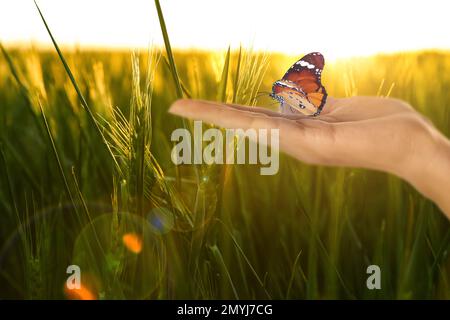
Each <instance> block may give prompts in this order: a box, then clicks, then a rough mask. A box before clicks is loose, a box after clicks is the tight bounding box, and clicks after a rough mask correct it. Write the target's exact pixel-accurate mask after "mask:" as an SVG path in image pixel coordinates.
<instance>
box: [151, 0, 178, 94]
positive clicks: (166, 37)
mask: <svg viewBox="0 0 450 320" xmlns="http://www.w3.org/2000/svg"><path fill="white" fill-rule="evenodd" d="M155 6H156V10H157V11H158V18H159V24H160V25H161V32H162V35H163V38H164V46H165V47H166V53H167V59H168V60H169V65H170V71H171V73H172V78H173V81H174V83H175V90H176V92H177V98H178V99H181V98H183V89H182V88H181V83H180V77H179V76H178V72H177V67H176V65H175V59H174V58H173V53H172V47H171V45H170V41H169V34H168V33H167V28H166V22H165V21H164V16H163V13H162V9H161V4H160V3H159V0H155Z"/></svg>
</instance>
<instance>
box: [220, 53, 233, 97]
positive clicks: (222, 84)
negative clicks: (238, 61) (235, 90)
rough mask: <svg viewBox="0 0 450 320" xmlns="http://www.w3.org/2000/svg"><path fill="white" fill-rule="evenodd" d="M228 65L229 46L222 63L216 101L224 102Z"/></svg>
mask: <svg viewBox="0 0 450 320" xmlns="http://www.w3.org/2000/svg"><path fill="white" fill-rule="evenodd" d="M229 67H230V47H228V51H227V55H226V57H225V63H224V65H223V71H222V77H221V79H220V82H219V90H218V92H217V101H221V102H226V99H227V83H228V69H229Z"/></svg>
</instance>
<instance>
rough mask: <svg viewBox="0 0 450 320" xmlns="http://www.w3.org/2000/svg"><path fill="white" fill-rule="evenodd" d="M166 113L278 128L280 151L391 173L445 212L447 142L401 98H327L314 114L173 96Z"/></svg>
mask: <svg viewBox="0 0 450 320" xmlns="http://www.w3.org/2000/svg"><path fill="white" fill-rule="evenodd" d="M170 112H171V113H174V114H177V115H181V116H184V117H187V118H190V119H196V120H203V121H206V122H209V123H214V124H216V125H218V126H221V127H225V128H242V129H249V128H254V129H262V128H266V129H275V128H276V129H279V130H280V141H279V142H280V144H279V145H280V149H281V150H282V151H284V152H286V153H288V154H289V155H291V156H293V157H295V158H297V159H299V160H301V161H303V162H307V163H310V164H319V165H329V166H348V167H360V168H369V169H376V170H381V171H386V172H390V173H393V174H395V175H397V176H400V177H402V178H404V179H405V180H407V181H409V182H410V183H411V184H413V185H414V186H415V187H416V188H417V189H418V190H419V191H421V192H422V193H423V194H425V195H426V196H428V197H430V198H432V199H434V200H435V201H436V202H437V203H438V204H439V203H440V202H442V201H444V202H445V204H444V205H443V204H442V203H440V205H441V207H445V210H444V211H448V212H450V200H449V199H447V198H448V197H445V198H446V199H436V198H437V197H439V198H441V195H436V192H437V191H436V190H435V189H436V186H440V187H443V188H448V187H449V184H450V182H449V181H448V179H447V178H445V179H443V178H442V172H448V173H449V174H450V143H449V142H448V140H447V139H446V138H445V137H444V136H443V135H442V134H441V133H440V132H439V131H437V130H436V129H435V127H434V126H433V125H432V123H431V122H430V121H428V120H427V119H426V118H425V117H423V116H422V115H421V114H419V113H418V112H416V111H415V110H414V109H413V108H412V107H411V106H409V105H408V104H407V103H405V102H403V101H401V100H397V99H391V98H381V97H350V98H339V99H336V98H329V99H328V101H327V103H326V105H325V107H324V109H323V111H322V113H321V114H320V115H319V116H316V117H312V116H304V115H293V114H289V115H288V114H281V113H279V112H274V111H270V110H267V109H264V108H259V107H248V106H241V105H234V104H223V103H217V102H209V101H201V100H178V101H177V102H175V103H174V104H173V105H172V107H171V109H170ZM436 167H438V169H440V170H436ZM424 177H425V178H424Z"/></svg>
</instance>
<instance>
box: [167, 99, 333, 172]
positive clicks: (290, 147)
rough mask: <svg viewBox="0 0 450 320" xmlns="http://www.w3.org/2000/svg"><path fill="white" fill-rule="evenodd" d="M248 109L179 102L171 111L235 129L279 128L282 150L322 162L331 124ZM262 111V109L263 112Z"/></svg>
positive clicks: (305, 158) (208, 103)
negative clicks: (292, 118)
mask: <svg viewBox="0 0 450 320" xmlns="http://www.w3.org/2000/svg"><path fill="white" fill-rule="evenodd" d="M248 109H253V108H248V107H240V106H239V107H237V108H236V107H230V106H229V105H226V104H222V103H217V102H208V101H201V100H178V101H176V102H175V103H174V104H173V105H172V106H171V108H170V110H169V112H170V113H173V114H176V115H179V116H183V117H186V118H189V119H195V120H202V121H205V122H209V123H214V124H216V125H218V126H220V127H224V128H234V129H243V130H247V129H250V128H252V129H257V130H258V129H279V148H280V149H281V150H284V151H285V152H287V153H288V154H290V155H292V156H294V157H296V158H298V159H300V160H303V161H306V162H308V163H319V162H322V161H323V160H322V159H324V157H325V156H326V153H327V152H326V150H327V148H328V145H327V143H329V142H330V141H331V140H332V139H330V135H329V128H328V127H329V125H330V124H328V123H326V122H325V121H321V120H320V119H316V117H306V118H303V119H297V120H291V119H286V118H284V117H279V116H277V117H272V116H269V115H268V114H267V113H265V112H261V113H258V112H251V111H248ZM260 111H262V110H260Z"/></svg>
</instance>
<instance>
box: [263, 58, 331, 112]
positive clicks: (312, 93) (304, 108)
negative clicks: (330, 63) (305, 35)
mask: <svg viewBox="0 0 450 320" xmlns="http://www.w3.org/2000/svg"><path fill="white" fill-rule="evenodd" d="M324 65H325V59H324V58H323V56H322V54H321V53H319V52H311V53H308V54H307V55H306V56H304V57H303V58H301V59H300V60H298V61H297V62H296V63H294V64H293V65H292V67H290V68H289V70H288V71H287V72H286V74H285V75H284V76H283V78H282V79H281V80H277V81H275V82H274V84H273V86H272V93H271V94H270V97H272V98H273V99H275V100H277V101H278V102H279V103H280V111H281V112H282V113H302V114H305V115H312V116H317V115H319V114H320V112H321V111H322V109H323V107H324V105H325V102H326V101H327V96H328V95H327V91H326V90H325V87H324V86H323V85H322V83H321V82H320V77H321V75H322V70H323V67H324Z"/></svg>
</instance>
